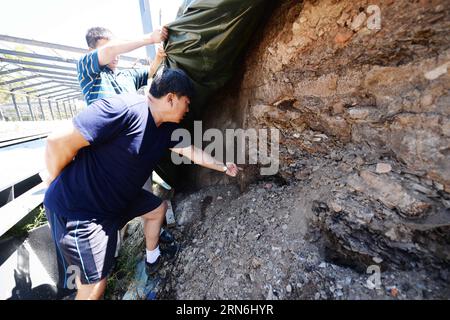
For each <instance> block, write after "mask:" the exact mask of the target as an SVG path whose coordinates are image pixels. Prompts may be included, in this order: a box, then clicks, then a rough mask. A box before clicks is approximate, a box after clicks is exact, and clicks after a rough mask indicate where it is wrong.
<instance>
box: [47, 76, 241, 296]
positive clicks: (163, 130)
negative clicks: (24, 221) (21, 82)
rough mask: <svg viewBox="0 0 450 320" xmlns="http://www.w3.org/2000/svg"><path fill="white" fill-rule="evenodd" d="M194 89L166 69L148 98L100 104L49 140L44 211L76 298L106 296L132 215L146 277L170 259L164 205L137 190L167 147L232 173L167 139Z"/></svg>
mask: <svg viewBox="0 0 450 320" xmlns="http://www.w3.org/2000/svg"><path fill="white" fill-rule="evenodd" d="M193 91H194V90H193V86H192V83H191V82H190V79H189V78H188V77H187V75H186V74H185V73H184V72H183V71H182V70H179V69H165V70H163V72H161V73H159V74H158V75H157V76H156V77H155V79H154V80H153V82H152V85H151V87H150V91H149V94H148V97H144V96H140V95H136V94H123V95H116V96H114V97H111V98H106V99H101V100H97V101H96V102H94V103H93V104H92V105H91V106H90V107H89V108H86V109H85V110H83V111H82V112H81V113H80V114H79V115H78V116H77V117H75V118H74V119H73V125H71V126H70V127H69V128H67V129H65V130H64V131H62V132H58V133H54V134H52V135H50V136H49V137H48V140H47V146H46V165H47V170H48V172H49V181H48V183H49V188H48V190H47V192H46V194H45V198H44V206H45V208H46V215H47V218H48V221H49V224H50V227H51V230H52V236H53V238H54V240H55V244H56V249H57V254H58V259H59V263H60V265H61V266H62V267H63V268H64V285H65V286H67V284H68V281H70V277H71V274H70V273H71V272H72V273H73V272H74V270H75V271H77V272H75V273H76V284H77V289H78V292H77V299H99V298H101V297H102V296H103V293H104V290H105V287H106V278H107V275H108V273H109V272H110V271H111V269H112V267H113V264H114V255H115V251H116V245H117V231H118V230H119V229H120V228H121V227H122V226H123V225H124V224H125V223H126V222H128V221H129V220H131V219H133V218H134V217H137V216H141V217H142V218H143V225H144V234H145V243H146V266H147V272H148V273H149V274H154V273H155V272H156V271H157V270H158V267H159V266H160V265H161V263H162V262H164V261H166V260H170V259H173V258H174V256H175V254H176V252H175V251H174V248H173V247H169V248H168V249H167V250H166V251H164V250H163V249H161V250H160V248H159V245H158V238H159V231H160V228H161V225H162V223H163V220H164V218H165V212H166V209H167V204H166V203H165V202H163V201H162V200H161V199H159V198H158V197H156V196H155V195H153V194H152V193H150V192H148V191H145V190H143V189H142V186H143V185H144V183H145V181H146V180H147V177H148V176H149V174H150V172H151V171H152V170H153V168H154V167H155V165H156V164H157V163H158V161H159V160H160V158H161V157H162V156H163V155H164V153H165V152H166V151H167V150H168V149H170V150H172V151H174V152H176V153H178V154H180V155H183V156H186V157H187V158H189V159H191V160H192V161H193V162H194V163H197V164H199V165H202V166H205V167H208V168H211V169H214V170H218V171H222V172H224V173H226V174H227V175H230V176H233V177H234V176H236V175H237V173H238V168H237V166H236V165H235V164H234V163H229V164H226V165H225V164H223V163H221V162H219V161H217V160H215V159H214V158H213V157H211V156H210V155H208V154H206V153H204V152H203V151H202V150H201V149H198V148H196V147H194V146H192V145H190V144H189V145H183V142H180V141H172V139H171V135H172V132H173V131H174V130H175V129H176V128H177V127H178V123H179V122H180V121H181V120H182V118H183V117H184V115H185V113H186V112H187V111H188V110H189V109H188V106H189V103H190V98H191V97H192V95H193ZM175 249H176V248H175ZM78 271H79V272H78Z"/></svg>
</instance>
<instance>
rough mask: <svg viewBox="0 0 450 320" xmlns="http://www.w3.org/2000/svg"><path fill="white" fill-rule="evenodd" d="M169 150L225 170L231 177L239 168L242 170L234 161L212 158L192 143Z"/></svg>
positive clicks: (213, 167) (221, 170) (198, 162)
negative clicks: (227, 161)
mask: <svg viewBox="0 0 450 320" xmlns="http://www.w3.org/2000/svg"><path fill="white" fill-rule="evenodd" d="M170 150H172V151H173V152H175V153H178V154H180V155H182V156H185V157H186V158H188V159H189V160H191V161H192V162H194V163H196V164H198V165H200V166H202V167H205V168H209V169H212V170H217V171H220V172H225V173H226V174H227V175H229V176H231V177H235V176H236V175H237V174H238V172H239V170H242V169H241V168H239V167H238V166H237V165H236V164H234V163H227V164H224V163H223V162H221V161H218V160H216V159H214V158H213V157H212V156H211V155H209V154H207V153H206V152H204V151H203V150H202V149H199V148H197V147H195V146H193V145H190V146H188V147H185V148H172V149H170Z"/></svg>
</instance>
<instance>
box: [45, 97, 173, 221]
mask: <svg viewBox="0 0 450 320" xmlns="http://www.w3.org/2000/svg"><path fill="white" fill-rule="evenodd" d="M73 124H74V126H75V127H76V128H77V129H78V130H79V132H80V133H81V134H82V135H83V137H84V138H85V139H86V140H87V141H88V142H89V143H90V145H89V146H87V147H85V148H82V149H81V150H79V151H78V153H77V155H76V156H75V158H74V160H73V161H72V162H71V163H70V164H68V165H67V166H66V167H65V168H64V170H63V171H62V172H61V174H60V175H59V176H58V177H57V178H56V179H55V180H54V181H53V182H52V183H51V185H50V186H49V188H48V190H47V192H46V194H45V198H44V205H45V206H46V207H47V208H48V209H50V210H51V211H53V212H55V213H57V214H59V215H61V216H64V217H66V218H70V219H77V220H88V219H93V218H99V219H100V218H103V219H104V218H107V219H110V218H120V217H123V216H124V215H133V213H130V212H127V210H128V208H130V206H134V207H135V206H136V203H133V201H135V200H136V199H137V198H139V195H140V193H141V192H142V187H143V185H144V184H145V182H146V180H147V179H148V177H149V176H150V174H151V172H152V170H153V168H154V167H155V166H156V165H157V164H158V162H159V160H160V159H161V157H162V156H163V155H164V154H165V153H166V152H167V150H168V149H169V148H172V147H174V146H175V145H176V144H177V143H178V142H177V141H171V135H172V132H173V130H175V129H176V128H178V125H177V124H175V123H168V122H165V123H162V124H161V125H160V126H159V127H157V126H156V125H155V122H154V120H153V117H152V114H151V112H150V109H149V106H148V104H147V100H146V98H145V97H143V96H139V95H136V94H123V95H117V96H114V97H110V98H107V99H101V100H97V101H96V102H94V103H93V104H92V105H91V106H90V107H89V108H85V109H84V110H83V111H82V112H81V113H80V114H79V115H78V116H77V117H75V118H74V119H73ZM141 208H142V206H141ZM141 214H142V212H141ZM137 215H138V214H137V213H134V216H137Z"/></svg>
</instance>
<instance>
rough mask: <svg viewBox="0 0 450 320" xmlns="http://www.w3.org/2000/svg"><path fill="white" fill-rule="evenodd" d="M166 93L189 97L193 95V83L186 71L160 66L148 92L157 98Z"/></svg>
mask: <svg viewBox="0 0 450 320" xmlns="http://www.w3.org/2000/svg"><path fill="white" fill-rule="evenodd" d="M168 93H174V94H176V95H177V96H178V97H182V96H186V97H188V98H189V99H192V98H193V97H194V95H195V89H194V85H193V84H192V81H191V79H190V78H189V76H188V75H187V74H186V72H184V71H183V70H181V69H173V68H162V69H160V70H159V71H158V73H157V74H156V75H155V77H154V78H153V81H152V84H151V86H150V94H151V95H152V96H153V97H155V98H157V99H159V98H161V97H163V96H165V95H166V94H168Z"/></svg>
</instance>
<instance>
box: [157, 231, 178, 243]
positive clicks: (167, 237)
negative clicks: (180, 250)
mask: <svg viewBox="0 0 450 320" xmlns="http://www.w3.org/2000/svg"><path fill="white" fill-rule="evenodd" d="M162 230H163V231H162V232H161V234H160V235H159V242H160V243H172V242H174V241H175V238H174V237H173V235H172V234H171V233H170V232H169V231H168V230H166V229H162Z"/></svg>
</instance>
